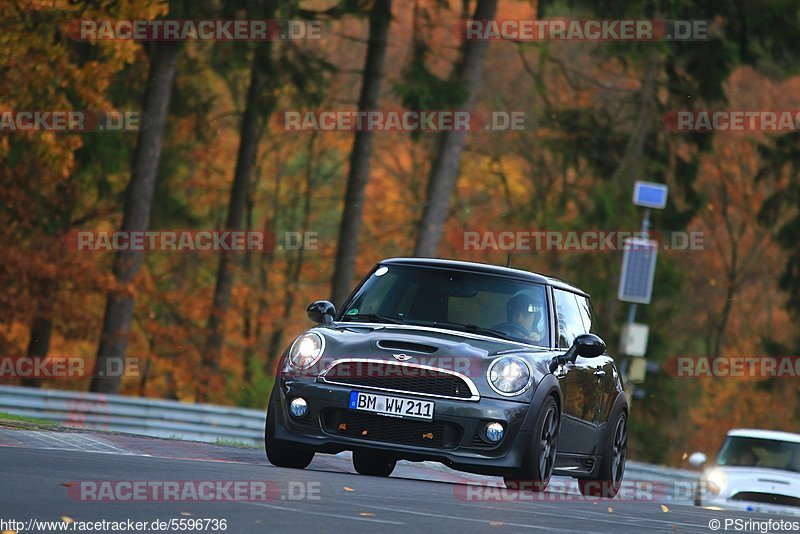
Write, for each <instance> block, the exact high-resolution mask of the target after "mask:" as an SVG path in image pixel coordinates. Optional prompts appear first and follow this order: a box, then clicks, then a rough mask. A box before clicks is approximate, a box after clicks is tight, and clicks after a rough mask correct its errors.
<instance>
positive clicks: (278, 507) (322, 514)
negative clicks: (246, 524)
mask: <svg viewBox="0 0 800 534" xmlns="http://www.w3.org/2000/svg"><path fill="white" fill-rule="evenodd" d="M235 502H237V503H238V504H249V505H251V506H260V507H262V508H274V509H275V510H286V511H287V512H295V513H298V514H301V515H308V514H311V515H321V516H324V517H335V518H338V519H351V520H353V521H367V522H369V523H385V524H387V525H405V523H400V522H398V521H387V520H385V519H373V518H371V517H358V516H351V515H341V514H330V513H328V512H314V511H311V510H307V509H301V508H291V507H289V506H279V505H277V504H264V503H260V502H249V501H235Z"/></svg>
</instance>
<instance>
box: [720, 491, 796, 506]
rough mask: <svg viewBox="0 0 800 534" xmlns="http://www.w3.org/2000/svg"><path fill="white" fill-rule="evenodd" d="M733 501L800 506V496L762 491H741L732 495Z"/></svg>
mask: <svg viewBox="0 0 800 534" xmlns="http://www.w3.org/2000/svg"><path fill="white" fill-rule="evenodd" d="M731 500H732V501H750V502H759V503H764V504H777V505H780V506H794V507H798V508H800V498H798V497H792V496H790V495H779V494H776V493H762V492H760V491H740V492H739V493H736V494H734V495H733V496H732V497H731Z"/></svg>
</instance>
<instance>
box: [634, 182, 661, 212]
mask: <svg viewBox="0 0 800 534" xmlns="http://www.w3.org/2000/svg"><path fill="white" fill-rule="evenodd" d="M668 192H669V189H668V188H667V186H666V185H664V184H656V183H653V182H642V181H639V180H637V181H636V183H635V184H634V186H633V203H634V204H635V205H637V206H642V207H644V208H655V209H659V210H662V209H664V208H665V207H666V206H667V193H668Z"/></svg>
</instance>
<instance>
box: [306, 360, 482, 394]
mask: <svg viewBox="0 0 800 534" xmlns="http://www.w3.org/2000/svg"><path fill="white" fill-rule="evenodd" d="M322 380H323V381H324V382H328V383H331V384H342V385H346V386H357V387H364V388H375V389H381V390H388V391H394V392H399V393H411V394H417V395H432V396H437V397H448V398H453V399H464V400H478V398H479V396H478V394H477V390H476V389H475V386H474V385H472V384H471V383H470V382H468V379H467V378H464V377H463V376H461V375H459V374H456V373H454V372H452V371H447V370H443V369H432V368H428V367H422V366H418V365H415V364H399V363H392V362H383V361H375V360H347V361H342V362H338V363H336V364H334V366H333V367H331V368H330V370H328V372H326V373H325V374H324V375H323V376H322ZM470 386H472V387H470Z"/></svg>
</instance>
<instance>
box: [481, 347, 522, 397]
mask: <svg viewBox="0 0 800 534" xmlns="http://www.w3.org/2000/svg"><path fill="white" fill-rule="evenodd" d="M486 378H487V380H488V381H489V385H490V386H491V387H492V389H493V390H495V391H496V392H497V393H499V394H500V395H503V396H504V397H513V396H515V395H520V394H521V393H523V392H524V391H525V390H526V389H528V388H529V387H530V385H531V369H530V367H529V366H528V362H526V361H525V360H523V359H522V358H518V357H516V356H504V357H502V358H497V359H496V360H495V361H493V362H492V363H491V364H490V365H489V369H488V370H487V372H486Z"/></svg>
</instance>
